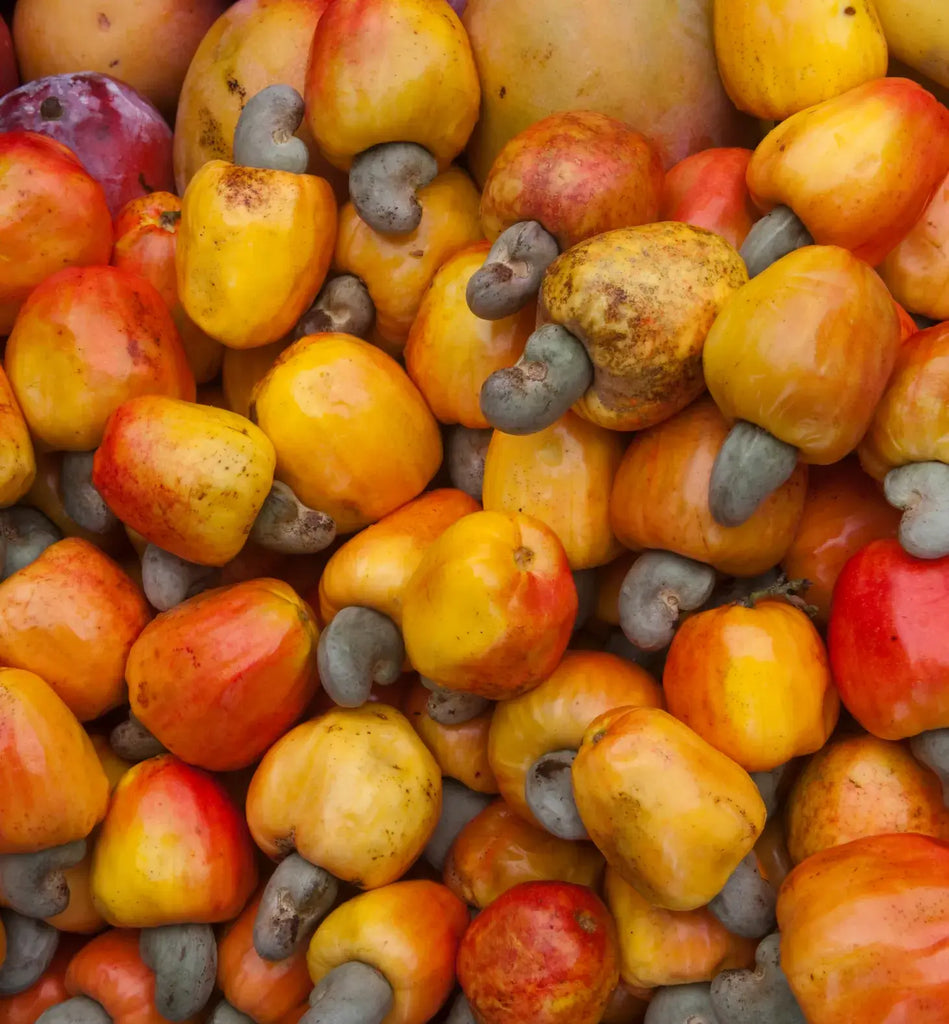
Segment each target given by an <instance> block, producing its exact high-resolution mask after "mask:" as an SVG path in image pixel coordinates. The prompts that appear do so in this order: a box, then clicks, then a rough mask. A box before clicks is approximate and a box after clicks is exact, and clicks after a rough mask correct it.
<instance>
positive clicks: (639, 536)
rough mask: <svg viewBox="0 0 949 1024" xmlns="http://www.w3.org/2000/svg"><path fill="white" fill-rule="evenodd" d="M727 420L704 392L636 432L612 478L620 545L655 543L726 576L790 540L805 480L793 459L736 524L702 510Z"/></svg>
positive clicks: (751, 567) (750, 569)
mask: <svg viewBox="0 0 949 1024" xmlns="http://www.w3.org/2000/svg"><path fill="white" fill-rule="evenodd" d="M728 429H729V426H728V424H727V422H726V421H725V419H724V418H723V417H722V414H721V413H720V412H719V411H718V409H717V408H716V406H715V403H714V402H712V401H711V399H709V398H707V397H704V398H700V399H698V401H696V402H693V403H692V404H691V405H690V406H688V407H687V408H686V409H684V410H683V411H682V412H680V413H679V414H678V415H676V416H674V417H672V418H670V419H668V420H666V421H665V422H663V423H660V424H658V425H657V426H655V427H651V428H650V429H648V430H644V431H642V432H641V433H638V434H636V435H635V436H634V437H633V439H632V441H631V442H630V444H629V447H628V448H627V449H626V454H625V455H624V456H623V461H622V462H621V463H620V467H619V469H618V470H617V473H616V477H615V478H614V480H613V491H612V494H611V496H610V517H611V520H612V524H613V532H614V533H615V534H616V536H617V537H618V538H619V540H620V541H621V542H622V543H623V544H624V545H626V547H628V548H632V549H633V550H643V549H652V548H658V549H660V550H663V551H673V552H675V553H676V554H679V555H684V556H685V557H686V558H694V559H695V560H696V561H698V562H706V563H707V564H709V565H711V566H713V567H714V568H715V569H718V570H719V572H724V573H727V574H729V575H733V576H755V575H757V574H758V573H760V572H764V571H765V569H769V568H770V567H771V566H772V565H775V564H776V563H777V562H779V561H780V560H781V558H782V557H783V556H784V553H785V552H786V551H787V549H788V547H789V546H790V544H791V542H792V540H793V538H794V534H795V531H796V530H797V525H798V522H799V521H800V518H801V512H802V510H803V508H804V500H805V493H806V487H807V467H805V466H803V465H801V464H800V463H799V464H798V466H797V468H796V469H795V470H794V472H793V473H792V474H791V476H790V477H789V478H788V480H787V482H786V483H784V484H782V485H781V486H780V487H779V488H777V489H776V490H774V491H772V492H771V494H769V495H768V497H767V498H765V499H764V501H762V503H761V504H760V505H759V506H758V508H757V509H756V510H755V512H754V513H753V514H752V515H751V517H750V518H749V519H748V521H747V522H745V523H743V524H742V525H741V526H734V527H728V526H721V525H719V524H718V523H717V522H716V521H715V520H714V519H713V518H712V514H711V512H709V509H708V485H709V478H710V477H711V475H712V466H713V465H714V462H715V458H716V456H717V455H718V451H719V448H721V446H722V442H723V441H724V440H725V437H726V435H727V433H728Z"/></svg>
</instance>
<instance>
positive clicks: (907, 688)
mask: <svg viewBox="0 0 949 1024" xmlns="http://www.w3.org/2000/svg"><path fill="white" fill-rule="evenodd" d="M947 613H949V557H947V558H935V559H931V560H930V559H927V560H922V559H917V558H913V556H912V555H908V554H906V552H905V551H904V550H903V549H902V548H901V547H900V545H899V542H898V541H896V540H892V539H891V540H877V541H873V542H872V543H870V544H868V545H867V546H866V547H864V548H862V549H861V550H860V551H858V552H857V554H855V555H854V556H853V557H852V558H851V559H850V561H849V562H847V564H846V565H845V566H844V569H843V571H842V572H841V574H840V576H839V578H838V580H837V586H836V588H835V589H834V604H833V607H832V608H831V613H830V624H829V626H828V631H827V643H828V649H829V652H830V664H831V668H832V670H833V673H834V679H835V681H836V683H837V688H838V690H839V691H840V698H841V700H842V701H843V703H844V706H845V707H846V708H847V710H848V711H849V712H850V713H851V714H852V715H853V716H854V718H856V719H857V721H858V722H859V723H860V724H861V725H862V726H863V727H864V728H865V729H866V730H867V731H868V732H870V733H872V734H873V735H874V736H879V737H880V738H881V739H888V740H899V739H904V738H906V737H909V736H916V735H917V734H918V733H921V732H925V731H926V730H929V729H941V728H945V727H946V726H949V690H947V687H946V678H947V676H949V643H947V636H946V634H945V633H944V632H943V631H942V630H941V629H939V628H937V627H936V625H935V624H936V623H938V622H941V621H943V616H944V615H946V614H947Z"/></svg>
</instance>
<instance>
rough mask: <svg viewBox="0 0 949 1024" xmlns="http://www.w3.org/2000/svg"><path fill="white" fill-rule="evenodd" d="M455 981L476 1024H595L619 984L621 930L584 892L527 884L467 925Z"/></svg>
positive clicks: (582, 888) (510, 891)
mask: <svg viewBox="0 0 949 1024" xmlns="http://www.w3.org/2000/svg"><path fill="white" fill-rule="evenodd" d="M458 981H459V982H460V983H461V987H462V989H463V991H464V993H465V995H466V996H467V997H468V1002H469V1003H470V1004H471V1008H472V1010H473V1011H474V1015H475V1020H477V1021H478V1022H479V1024H521V1022H522V1021H528V1020H529V1021H531V1022H532V1024H596V1022H597V1021H599V1020H600V1017H601V1015H602V1013H603V1011H604V1010H605V1009H606V1005H607V1003H608V1002H609V1000H610V996H611V995H612V992H613V989H614V988H615V987H616V984H617V982H618V981H619V948H618V941H617V934H616V924H615V922H614V921H613V918H612V917H611V915H610V913H609V911H608V910H607V908H606V907H605V906H604V904H603V903H602V902H601V901H600V900H599V899H598V897H597V896H596V895H595V894H594V893H593V892H592V890H590V889H588V888H587V887H586V886H580V885H573V884H571V883H569V882H525V883H523V884H521V885H519V886H516V887H515V888H513V889H508V891H507V892H506V893H504V894H503V895H502V896H500V897H498V899H496V900H495V901H494V902H493V903H492V904H491V905H490V906H488V907H486V908H485V909H484V910H483V911H482V912H481V913H480V914H479V915H478V916H477V917H476V918H475V919H474V921H472V923H471V924H470V925H469V927H468V930H467V932H465V936H464V938H463V939H462V942H461V948H460V949H459V951H458Z"/></svg>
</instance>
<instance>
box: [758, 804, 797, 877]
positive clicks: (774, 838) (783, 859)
mask: <svg viewBox="0 0 949 1024" xmlns="http://www.w3.org/2000/svg"><path fill="white" fill-rule="evenodd" d="M784 820H785V815H783V814H776V815H774V816H773V817H771V818H768V820H767V821H766V822H765V826H764V830H763V831H762V833H761V837H760V838H759V839H758V842H757V843H755V860H756V861H757V863H758V872H759V873H760V875H761V877H762V878H763V879H765V881H767V882H770V883H771V884H772V885H773V886H774V888H775V889H780V888H781V885H782V884H783V882H784V880H785V878H787V876H788V875H789V874H790V873H791V871H792V869H793V868H794V861H792V860H791V854H790V853H789V852H788V846H787V829H786V828H785V825H784Z"/></svg>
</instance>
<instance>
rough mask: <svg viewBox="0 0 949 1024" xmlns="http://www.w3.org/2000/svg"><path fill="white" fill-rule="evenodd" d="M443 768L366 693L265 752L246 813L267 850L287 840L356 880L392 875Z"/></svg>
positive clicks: (366, 885) (431, 801)
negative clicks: (356, 704) (364, 699)
mask: <svg viewBox="0 0 949 1024" xmlns="http://www.w3.org/2000/svg"><path fill="white" fill-rule="evenodd" d="M441 806H442V773H441V769H440V768H439V767H438V764H437V763H436V761H435V758H434V757H433V756H432V755H431V753H430V752H429V750H428V747H426V746H425V744H424V743H423V742H422V741H421V739H419V736H418V733H416V731H415V730H414V729H413V728H412V726H411V724H410V722H409V720H408V719H407V718H406V717H405V716H404V715H403V714H402V713H401V712H399V711H397V710H396V709H395V708H393V707H389V706H387V705H385V704H379V703H370V704H364V705H363V706H362V707H360V708H334V709H333V710H332V711H328V712H326V714H323V715H320V716H319V717H318V718H313V719H310V721H308V722H303V723H302V724H301V725H298V726H297V727H296V728H295V729H291V730H290V732H288V733H286V735H284V736H283V737H282V738H281V739H279V740H277V742H276V743H275V744H274V745H273V746H272V747H271V748H270V749H269V750H268V751H267V753H266V754H264V757H263V760H262V761H261V762H260V765H259V766H258V768H257V771H256V772H255V773H254V777H253V779H252V780H251V783H250V789H249V790H248V792H247V822H248V824H249V825H250V831H251V835H253V837H254V840H255V841H256V843H257V845H258V846H259V847H260V848H261V849H262V850H263V851H264V853H266V854H267V855H268V856H270V857H279V856H281V855H286V854H287V853H289V852H290V850H291V849H293V848H295V849H296V851H297V852H298V853H299V854H300V855H301V856H302V857H305V858H306V859H307V860H308V861H310V863H311V864H317V865H319V866H320V867H322V868H325V869H326V870H327V871H329V872H331V873H332V874H334V875H335V876H336V877H337V878H339V879H342V880H343V881H346V882H351V883H352V884H353V885H357V886H359V887H360V888H362V889H374V888H376V887H378V886H380V885H388V883H389V882H394V881H395V880H396V879H397V878H400V877H401V876H402V875H403V874H404V873H405V872H406V871H407V870H408V868H409V867H410V866H411V865H412V863H413V862H414V861H415V859H416V858H417V857H418V855H419V854H420V853H421V852H422V849H423V848H424V846H425V844H426V843H427V842H428V840H429V837H430V836H431V834H432V831H433V830H434V828H435V824H436V823H437V821H438V816H439V814H440V813H441Z"/></svg>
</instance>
